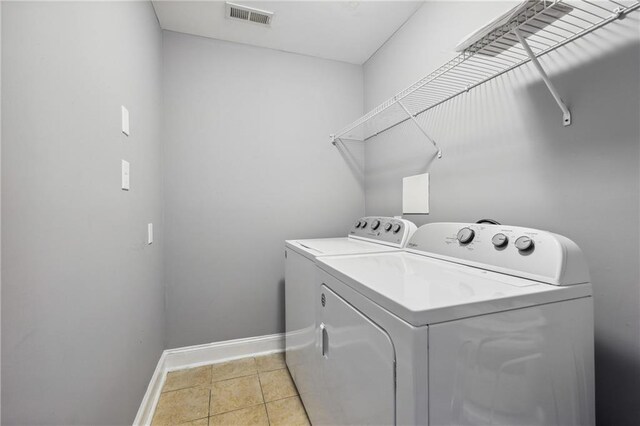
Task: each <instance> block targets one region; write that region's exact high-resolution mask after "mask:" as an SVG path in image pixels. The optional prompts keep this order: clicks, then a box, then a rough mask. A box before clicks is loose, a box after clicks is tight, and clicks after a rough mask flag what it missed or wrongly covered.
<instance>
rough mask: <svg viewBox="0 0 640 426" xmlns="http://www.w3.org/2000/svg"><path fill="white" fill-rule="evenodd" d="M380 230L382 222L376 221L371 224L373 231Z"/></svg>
mask: <svg viewBox="0 0 640 426" xmlns="http://www.w3.org/2000/svg"><path fill="white" fill-rule="evenodd" d="M378 228H380V221H379V220H378V219H376V220H374V221H373V223H372V224H371V229H373V230H374V231H375V230H376V229H378Z"/></svg>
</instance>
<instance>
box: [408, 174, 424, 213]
mask: <svg viewBox="0 0 640 426" xmlns="http://www.w3.org/2000/svg"><path fill="white" fill-rule="evenodd" d="M402 212H403V213H404V214H429V173H424V174H421V175H415V176H408V177H406V178H403V179H402Z"/></svg>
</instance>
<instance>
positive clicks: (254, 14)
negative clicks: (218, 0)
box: [226, 2, 273, 25]
mask: <svg viewBox="0 0 640 426" xmlns="http://www.w3.org/2000/svg"><path fill="white" fill-rule="evenodd" d="M226 13H227V18H233V19H238V20H241V21H247V22H253V23H256V24H260V25H271V19H272V18H273V12H268V11H266V10H260V9H256V8H253V7H248V6H242V5H239V4H235V3H229V2H227V3H226Z"/></svg>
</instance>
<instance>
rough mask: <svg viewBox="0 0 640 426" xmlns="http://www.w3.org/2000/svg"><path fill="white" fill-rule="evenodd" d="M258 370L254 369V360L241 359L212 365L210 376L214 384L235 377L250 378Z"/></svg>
mask: <svg viewBox="0 0 640 426" xmlns="http://www.w3.org/2000/svg"><path fill="white" fill-rule="evenodd" d="M257 372H258V369H257V367H256V360H255V358H253V357H251V358H242V359H237V360H235V361H228V362H223V363H220V364H213V365H212V371H211V375H212V377H213V381H214V382H218V381H220V380H227V379H235V378H236V377H242V376H250V375H252V374H256V373H257Z"/></svg>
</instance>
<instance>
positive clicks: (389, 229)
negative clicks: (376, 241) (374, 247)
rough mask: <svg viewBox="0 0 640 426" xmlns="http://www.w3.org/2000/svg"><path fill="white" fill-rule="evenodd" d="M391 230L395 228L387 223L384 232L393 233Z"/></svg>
mask: <svg viewBox="0 0 640 426" xmlns="http://www.w3.org/2000/svg"><path fill="white" fill-rule="evenodd" d="M391 228H393V225H392V224H391V223H387V224H386V225H384V230H385V231H387V232H389V231H391Z"/></svg>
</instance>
